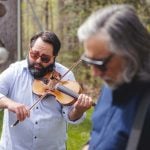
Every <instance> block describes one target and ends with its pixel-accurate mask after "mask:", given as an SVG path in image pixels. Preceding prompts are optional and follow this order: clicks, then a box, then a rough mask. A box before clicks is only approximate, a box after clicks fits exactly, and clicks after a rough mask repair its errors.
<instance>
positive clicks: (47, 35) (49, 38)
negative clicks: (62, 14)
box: [30, 31, 61, 56]
mask: <svg viewBox="0 0 150 150" xmlns="http://www.w3.org/2000/svg"><path fill="white" fill-rule="evenodd" d="M39 37H40V38H41V39H42V40H43V41H44V42H46V43H49V44H52V45H53V48H54V51H53V54H54V56H57V55H58V52H59V50H60V47H61V43H60V40H59V38H58V37H57V35H56V34H55V33H54V32H50V31H43V32H40V33H37V34H35V35H34V36H33V37H32V38H31V39H30V48H32V47H33V45H34V43H35V41H36V40H37V39H38V38H39Z"/></svg>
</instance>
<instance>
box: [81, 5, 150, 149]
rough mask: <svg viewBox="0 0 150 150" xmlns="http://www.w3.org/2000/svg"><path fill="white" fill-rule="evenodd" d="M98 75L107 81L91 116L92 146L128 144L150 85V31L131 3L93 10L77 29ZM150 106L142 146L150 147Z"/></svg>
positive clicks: (86, 58)
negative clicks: (139, 107) (138, 111)
mask: <svg viewBox="0 0 150 150" xmlns="http://www.w3.org/2000/svg"><path fill="white" fill-rule="evenodd" d="M78 38H79V40H80V42H82V43H83V45H84V49H85V52H84V54H83V55H82V60H83V61H85V62H86V63H88V64H91V67H92V72H93V75H94V76H98V77H100V78H101V79H102V80H103V81H104V86H103V88H102V92H101V95H100V97H99V100H98V103H97V106H96V108H95V110H94V113H93V116H92V122H93V128H92V131H91V139H90V142H89V150H124V149H126V147H127V142H128V139H129V136H130V133H131V130H132V126H133V122H134V118H135V116H136V113H137V109H138V106H139V105H140V101H142V100H143V98H144V96H145V95H146V94H147V93H148V92H149V89H150V34H149V32H148V31H147V29H146V28H145V27H144V25H143V24H142V23H141V21H140V19H139V17H138V16H137V14H136V11H135V10H134V8H133V7H132V6H130V5H125V4H123V5H112V6H108V7H106V8H103V9H100V10H98V11H96V12H94V13H93V14H92V15H91V16H90V17H89V18H88V19H87V20H86V21H85V22H84V23H83V24H82V25H81V26H80V27H79V29H78ZM149 139H150V110H149V109H148V111H147V115H146V118H145V122H144V127H143V131H142V134H141V138H140V142H139V145H138V150H147V149H150V142H149Z"/></svg>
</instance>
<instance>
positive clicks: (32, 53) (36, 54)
mask: <svg viewBox="0 0 150 150" xmlns="http://www.w3.org/2000/svg"><path fill="white" fill-rule="evenodd" d="M29 53H30V56H31V58H32V59H34V60H37V59H38V58H39V57H40V59H41V61H42V62H43V63H48V62H49V61H50V60H51V58H52V57H50V56H48V55H45V54H42V55H41V56H40V53H39V52H38V51H32V50H30V52H29Z"/></svg>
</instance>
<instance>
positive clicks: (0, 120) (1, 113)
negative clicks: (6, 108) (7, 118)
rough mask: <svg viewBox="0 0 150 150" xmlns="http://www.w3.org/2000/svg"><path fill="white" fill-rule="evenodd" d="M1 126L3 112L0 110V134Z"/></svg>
mask: <svg viewBox="0 0 150 150" xmlns="http://www.w3.org/2000/svg"><path fill="white" fill-rule="evenodd" d="M2 125H3V111H1V110H0V133H1V130H2ZM0 135H1V134H0Z"/></svg>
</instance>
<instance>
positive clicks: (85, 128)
mask: <svg viewBox="0 0 150 150" xmlns="http://www.w3.org/2000/svg"><path fill="white" fill-rule="evenodd" d="M92 112H93V109H90V110H88V111H87V117H86V119H85V120H84V121H83V122H82V123H81V124H78V125H71V124H69V126H68V140H67V150H81V149H82V147H83V145H84V144H85V143H86V142H87V141H88V139H89V136H90V130H91V125H92V124H91V114H92Z"/></svg>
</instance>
